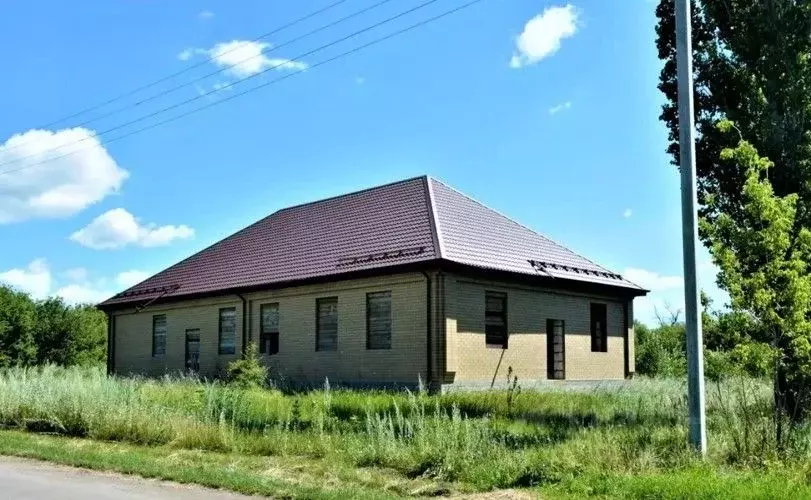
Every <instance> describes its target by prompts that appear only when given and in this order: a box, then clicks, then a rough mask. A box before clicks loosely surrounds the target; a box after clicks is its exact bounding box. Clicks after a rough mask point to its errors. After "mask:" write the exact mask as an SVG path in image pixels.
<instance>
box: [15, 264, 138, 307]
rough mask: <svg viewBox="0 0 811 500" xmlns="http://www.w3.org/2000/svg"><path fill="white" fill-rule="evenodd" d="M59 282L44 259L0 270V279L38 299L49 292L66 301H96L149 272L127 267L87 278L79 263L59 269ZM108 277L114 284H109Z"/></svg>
mask: <svg viewBox="0 0 811 500" xmlns="http://www.w3.org/2000/svg"><path fill="white" fill-rule="evenodd" d="M58 276H60V277H61V279H60V280H59V282H57V280H55V279H54V278H53V275H52V273H51V271H50V269H49V268H48V263H47V262H46V261H45V259H42V258H40V259H36V260H34V261H32V262H31V263H30V264H28V266H27V267H25V268H23V269H9V270H7V271H4V272H0V283H3V284H6V285H9V286H11V287H13V288H15V289H17V290H20V291H23V292H26V293H28V294H30V295H31V296H32V297H33V298H34V299H37V300H41V299H45V298H48V297H52V296H58V297H62V299H64V300H65V302H67V303H68V304H97V303H99V302H101V301H103V300H105V299H108V298H110V297H112V296H113V295H115V294H116V293H118V292H120V291H122V290H125V289H127V288H129V287H131V286H132V285H134V284H136V283H139V282H141V281H143V280H144V279H146V278H148V277H149V276H151V273H148V272H144V271H138V270H134V269H133V270H129V271H124V272H121V273H119V274H117V275H116V276H115V277H114V279H112V280H108V279H104V278H101V279H96V280H92V281H91V280H90V273H89V272H88V271H87V269H85V268H82V267H78V268H73V269H68V270H66V271H63V272H61V273H58ZM110 281H112V282H113V283H114V285H112V286H111V285H110Z"/></svg>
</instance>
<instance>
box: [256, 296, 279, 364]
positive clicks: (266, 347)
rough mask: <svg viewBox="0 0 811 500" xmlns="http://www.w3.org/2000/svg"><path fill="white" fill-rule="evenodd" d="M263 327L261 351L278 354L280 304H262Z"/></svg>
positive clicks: (260, 340) (260, 342) (260, 339)
mask: <svg viewBox="0 0 811 500" xmlns="http://www.w3.org/2000/svg"><path fill="white" fill-rule="evenodd" d="M259 309H260V312H261V315H262V328H261V331H260V334H259V352H260V353H262V354H278V352H279V304H262V306H261V307H260V308H259Z"/></svg>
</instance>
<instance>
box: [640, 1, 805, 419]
mask: <svg viewBox="0 0 811 500" xmlns="http://www.w3.org/2000/svg"><path fill="white" fill-rule="evenodd" d="M692 7H693V10H692V12H693V15H692V27H693V64H694V71H695V74H694V85H695V120H696V171H697V177H698V178H697V181H698V182H697V184H698V197H699V202H700V204H701V207H700V216H701V225H700V229H699V235H700V236H701V238H702V240H703V242H704V243H705V244H706V245H707V246H708V247H709V248H710V249H711V253H712V255H713V259H714V260H715V262H716V264H717V265H718V266H719V268H720V274H719V277H718V281H719V284H720V285H721V287H722V288H724V289H725V290H727V291H728V292H729V294H730V298H731V306H732V309H733V311H735V312H736V313H738V314H739V316H738V317H736V318H734V321H738V322H739V323H740V326H746V327H747V329H746V330H743V331H745V332H746V334H747V335H749V337H746V338H745V339H746V340H751V341H755V342H759V343H760V345H761V346H763V342H764V341H768V342H769V345H770V346H771V349H772V350H771V351H769V352H770V355H772V357H774V359H775V365H774V370H773V372H774V374H775V377H776V380H775V402H776V403H777V404H776V406H777V408H778V409H779V410H780V411H781V412H784V413H785V414H787V415H788V416H790V417H791V418H792V419H794V420H795V421H796V420H799V419H802V418H803V417H804V416H805V414H806V413H807V408H809V407H811V400H809V397H808V396H809V394H808V392H809V389H808V388H807V387H808V384H809V382H811V344H809V339H810V338H811V337H809V334H811V330H809V323H808V317H809V313H810V312H811V311H809V303H810V302H811V288H810V287H809V284H811V281H810V280H809V275H811V273H809V269H808V266H807V262H808V258H809V257H811V255H809V232H808V228H809V227H811V210H809V207H810V206H811V189H809V187H811V184H809V180H811V120H809V119H808V118H809V117H810V114H811V36H809V35H811V3H809V2H804V1H797V0H768V1H762V0H701V1H700V2H697V1H694V2H692ZM656 13H657V17H658V19H659V22H658V25H657V49H658V51H659V57H660V58H661V59H662V60H663V61H664V65H663V68H662V72H661V74H660V83H659V89H660V90H661V91H662V92H663V93H664V95H665V98H666V103H665V105H664V106H663V109H662V114H661V119H662V120H663V121H664V122H665V123H666V125H667V126H668V129H669V135H670V137H669V138H670V145H669V148H668V151H669V153H670V154H671V155H672V157H673V163H674V164H677V162H678V155H679V144H678V118H679V117H678V99H677V81H676V61H675V57H676V44H675V23H674V2H673V0H660V3H659V5H658V7H657V12H656ZM733 123H734V125H733ZM719 124H720V126H719ZM744 139H745V140H744ZM726 326H729V325H725V327H726ZM749 327H751V328H749ZM713 340H714V341H719V342H736V341H737V342H740V340H744V338H743V337H742V338H740V339H735V338H715V339H713ZM727 345H729V344H727ZM758 352H759V353H760V354H763V352H764V351H763V349H760V350H759V351H758ZM747 354H752V353H747ZM751 357H752V356H750V358H751ZM769 357H770V356H766V358H767V359H768V358H769Z"/></svg>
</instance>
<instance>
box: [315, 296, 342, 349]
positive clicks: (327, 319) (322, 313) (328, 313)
mask: <svg viewBox="0 0 811 500" xmlns="http://www.w3.org/2000/svg"><path fill="white" fill-rule="evenodd" d="M315 310H316V312H315V316H316V318H315V319H316V325H315V350H316V351H337V350H338V297H328V298H324V299H318V300H316V301H315Z"/></svg>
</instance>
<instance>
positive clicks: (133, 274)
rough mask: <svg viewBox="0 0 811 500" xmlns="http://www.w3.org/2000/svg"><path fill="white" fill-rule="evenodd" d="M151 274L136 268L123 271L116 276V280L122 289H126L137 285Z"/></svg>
mask: <svg viewBox="0 0 811 500" xmlns="http://www.w3.org/2000/svg"><path fill="white" fill-rule="evenodd" d="M151 275H152V274H151V273H147V272H145V271H136V270H131V271H124V272H122V273H119V274H118V276H116V278H115V282H116V284H117V285H118V286H120V287H121V288H122V289H126V288H129V287H131V286H134V285H137V284H138V283H140V282H142V281H144V280H145V279H147V278H149V277H150V276H151Z"/></svg>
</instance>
